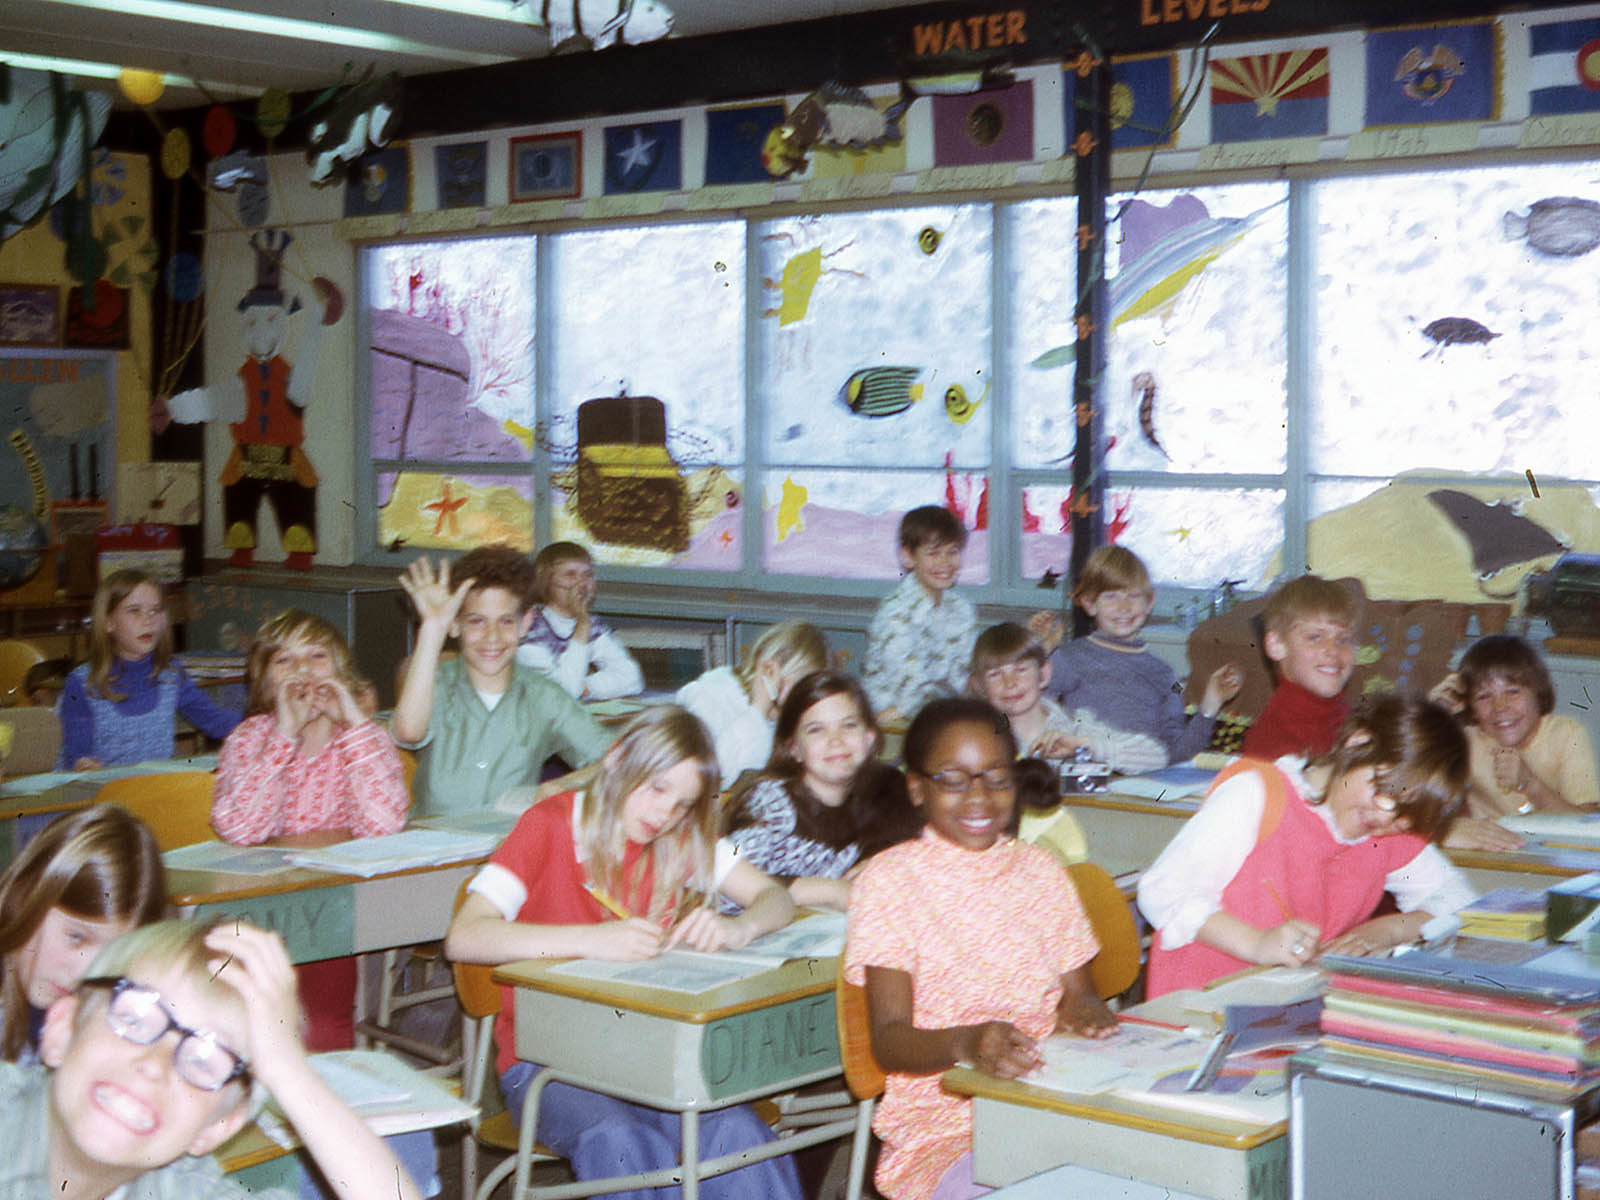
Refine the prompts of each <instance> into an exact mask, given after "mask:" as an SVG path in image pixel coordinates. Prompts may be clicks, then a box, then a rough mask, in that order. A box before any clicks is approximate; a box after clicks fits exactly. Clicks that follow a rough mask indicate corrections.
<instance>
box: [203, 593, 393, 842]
mask: <svg viewBox="0 0 1600 1200" xmlns="http://www.w3.org/2000/svg"><path fill="white" fill-rule="evenodd" d="M248 680H249V687H250V700H249V711H248V713H247V715H246V717H245V719H244V721H243V722H241V723H240V725H239V727H238V728H237V729H235V730H234V731H233V732H232V733H231V734H229V735H228V740H227V741H225V742H224V743H223V744H222V753H221V755H220V757H219V759H218V762H217V786H216V795H215V798H214V800H213V801H212V807H211V824H212V826H213V827H214V828H215V829H216V831H217V833H218V834H219V835H220V836H221V837H222V838H223V839H224V840H225V841H229V842H236V843H239V844H242V845H251V844H254V843H257V842H264V841H266V840H267V839H268V838H284V837H294V836H298V835H304V834H313V833H322V832H325V831H330V830H331V831H336V832H338V833H339V834H341V835H342V836H344V837H352V836H353V837H369V836H372V835H374V834H382V833H395V832H397V831H399V830H400V829H401V828H402V827H404V825H405V823H406V809H407V807H408V806H409V804H410V798H409V796H408V795H407V792H406V781H405V769H404V767H403V766H402V765H401V762H400V754H399V752H398V751H397V750H396V749H395V746H394V742H393V740H392V739H391V738H390V737H389V734H388V733H387V732H386V731H385V730H384V729H383V728H382V727H381V726H379V725H378V724H377V723H376V722H374V721H373V720H372V718H371V716H370V715H368V714H367V713H366V712H364V711H363V710H362V706H361V703H360V701H359V700H358V697H359V696H361V695H363V694H365V693H366V692H367V691H368V690H369V689H368V685H367V684H366V682H365V681H364V680H362V679H361V678H360V677H359V676H358V675H357V674H356V673H355V668H354V665H353V664H352V662H351V661H350V648H349V647H348V646H346V645H345V643H344V639H343V638H341V637H340V636H339V633H338V631H337V630H336V629H334V628H333V626H332V625H330V624H328V622H326V621H324V620H323V619H322V618H321V617H316V616H312V615H311V614H310V613H306V612H301V611H300V610H299V609H293V608H291V609H288V610H286V611H284V612H281V613H279V614H278V615H277V616H276V617H273V618H272V620H270V621H268V622H267V623H266V624H265V625H263V626H262V627H261V630H260V632H259V633H257V634H256V639H255V643H254V644H253V645H252V646H251V649H250V663H249V668H248ZM322 840H327V839H326V838H324V839H322Z"/></svg>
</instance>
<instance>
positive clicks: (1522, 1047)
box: [1321, 943, 1600, 1095]
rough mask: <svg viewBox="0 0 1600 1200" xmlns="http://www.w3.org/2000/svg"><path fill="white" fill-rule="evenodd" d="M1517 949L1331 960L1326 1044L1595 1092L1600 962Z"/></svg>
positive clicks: (1452, 1072) (1502, 1079)
mask: <svg viewBox="0 0 1600 1200" xmlns="http://www.w3.org/2000/svg"><path fill="white" fill-rule="evenodd" d="M1462 945H1463V947H1465V946H1469V945H1470V943H1462ZM1500 945H1502V946H1506V945H1507V944H1506V943H1500ZM1508 949H1509V947H1508ZM1516 949H1517V950H1521V951H1525V954H1523V955H1522V956H1520V960H1519V961H1506V960H1507V959H1508V958H1509V959H1516V958H1518V957H1519V956H1516V955H1509V954H1505V953H1494V952H1490V953H1489V955H1488V957H1487V958H1468V957H1458V956H1456V955H1454V954H1450V955H1447V954H1438V953H1430V952H1424V951H1418V952H1414V953H1411V954H1404V955H1400V956H1399V957H1395V958H1351V957H1346V956H1343V955H1325V956H1324V959H1323V962H1324V965H1325V966H1326V968H1327V970H1328V972H1329V975H1328V992H1327V995H1326V996H1325V997H1324V1007H1323V1013H1322V1040H1321V1045H1323V1046H1324V1047H1327V1048H1328V1049H1330V1050H1333V1051H1335V1052H1336V1053H1339V1054H1342V1055H1349V1056H1354V1057H1356V1058H1359V1059H1362V1060H1364V1061H1368V1062H1370V1063H1372V1064H1373V1065H1374V1066H1383V1067H1386V1068H1390V1069H1401V1070H1411V1071H1418V1072H1421V1073H1424V1074H1430V1075H1431V1074H1443V1075H1446V1076H1452V1077H1470V1078H1471V1079H1473V1080H1475V1081H1479V1082H1492V1083H1500V1084H1509V1085H1522V1086H1523V1087H1527V1088H1532V1089H1534V1090H1535V1091H1537V1092H1540V1093H1547V1094H1553V1095H1570V1094H1573V1093H1575V1092H1577V1091H1581V1090H1583V1089H1585V1088H1587V1087H1590V1086H1592V1085H1593V1084H1594V1083H1595V1082H1596V1081H1597V1080H1600V964H1597V963H1595V962H1594V961H1593V960H1589V959H1587V958H1586V957H1585V956H1584V955H1583V954H1581V953H1580V952H1578V951H1576V950H1574V949H1571V948H1568V947H1557V948H1554V949H1550V948H1546V947H1543V946H1539V947H1534V946H1529V947H1516Z"/></svg>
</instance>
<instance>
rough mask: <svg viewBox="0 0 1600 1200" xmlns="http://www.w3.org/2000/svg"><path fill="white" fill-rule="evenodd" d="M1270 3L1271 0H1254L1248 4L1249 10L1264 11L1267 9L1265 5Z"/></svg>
mask: <svg viewBox="0 0 1600 1200" xmlns="http://www.w3.org/2000/svg"><path fill="white" fill-rule="evenodd" d="M1271 3H1272V0H1256V2H1255V3H1254V4H1252V5H1251V6H1250V11H1251V12H1266V11H1267V6H1268V5H1270V4H1271Z"/></svg>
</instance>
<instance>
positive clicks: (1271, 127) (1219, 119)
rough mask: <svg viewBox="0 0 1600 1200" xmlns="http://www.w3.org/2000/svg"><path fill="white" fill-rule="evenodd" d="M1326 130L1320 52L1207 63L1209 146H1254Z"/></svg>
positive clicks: (1323, 54) (1324, 63) (1324, 56)
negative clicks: (1212, 144) (1209, 101)
mask: <svg viewBox="0 0 1600 1200" xmlns="http://www.w3.org/2000/svg"><path fill="white" fill-rule="evenodd" d="M1327 132H1328V51H1327V49H1326V48H1322V47H1319V48H1318V49H1316V50H1285V51H1281V52H1279V53H1276V54H1250V55H1246V56H1244V57H1243V58H1221V59H1216V60H1214V61H1213V62H1212V64H1211V140H1212V141H1213V142H1258V141H1264V140H1265V139H1267V138H1287V137H1313V136H1317V135H1320V134H1324V133H1327Z"/></svg>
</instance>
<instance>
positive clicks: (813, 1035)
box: [700, 992, 839, 1099]
mask: <svg viewBox="0 0 1600 1200" xmlns="http://www.w3.org/2000/svg"><path fill="white" fill-rule="evenodd" d="M838 1065H839V1033H838V1027H837V1025H836V1024H835V1021H834V1009H833V993H832V992H826V993H824V994H822V995H820V996H805V997H802V998H801V999H799V1000H791V1001H789V1002H788V1003H787V1004H779V1005H776V1006H775V1007H772V1008H761V1009H756V1010H754V1011H752V1012H743V1013H735V1014H734V1015H733V1016H731V1017H723V1018H722V1019H721V1020H718V1021H712V1022H711V1023H710V1024H708V1025H707V1026H706V1030H705V1036H704V1037H703V1038H701V1040H700V1070H701V1073H702V1074H703V1075H704V1076H705V1081H706V1085H707V1090H708V1091H709V1092H710V1094H711V1097H712V1099H721V1098H722V1097H723V1096H734V1095H737V1094H739V1093H740V1092H746V1091H751V1090H753V1089H756V1088H762V1087H770V1086H772V1085H773V1084H777V1083H781V1082H783V1081H784V1080H788V1079H793V1078H794V1077H795V1076H797V1075H803V1074H806V1073H807V1072H811V1071H822V1070H827V1069H828V1068H830V1067H832V1068H836V1067H838Z"/></svg>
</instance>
